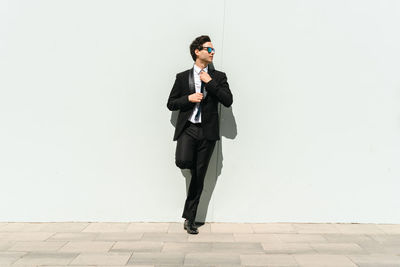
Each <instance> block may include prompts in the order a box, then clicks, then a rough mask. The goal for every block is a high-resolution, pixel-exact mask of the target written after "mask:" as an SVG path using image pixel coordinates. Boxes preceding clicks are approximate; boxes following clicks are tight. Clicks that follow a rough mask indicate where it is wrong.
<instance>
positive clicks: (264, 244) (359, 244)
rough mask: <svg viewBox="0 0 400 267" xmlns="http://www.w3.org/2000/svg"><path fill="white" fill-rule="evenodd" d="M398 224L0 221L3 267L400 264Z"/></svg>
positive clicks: (0, 261) (379, 266)
mask: <svg viewBox="0 0 400 267" xmlns="http://www.w3.org/2000/svg"><path fill="white" fill-rule="evenodd" d="M140 224H142V225H140ZM397 226H398V225H388V224H385V225H377V224H313V223H282V224H279V223H273V224H270V223H268V224H242V223H239V224H233V223H206V224H204V225H203V226H201V227H199V231H200V233H199V234H198V235H189V234H187V233H186V231H185V230H184V229H183V221H182V222H181V223H86V222H84V223H68V222H67V223H0V267H2V266H20V267H22V266H25V267H28V266H29V267H33V266H35V267H36V266H39V265H41V266H44V265H46V266H51V265H53V266H58V267H59V266H71V265H72V266H76V267H78V266H99V265H102V266H110V265H112V266H114V267H117V266H125V265H126V264H129V265H131V266H157V267H158V266H192V267H193V266H213V267H217V266H225V267H226V266H230V267H233V266H247V267H250V266H302V267H306V266H357V265H358V266H359V267H372V266H373V267H382V266H386V267H388V266H400V263H399V261H400V260H399V258H400V234H399V233H398V232H397V229H398V227H397ZM335 228H336V229H335ZM1 229H3V231H2V230H1ZM129 230H130V231H129ZM1 251H3V252H1ZM204 255H207V256H206V257H204ZM227 255H230V256H227ZM134 256H135V257H134ZM224 259H225V260H224Z"/></svg>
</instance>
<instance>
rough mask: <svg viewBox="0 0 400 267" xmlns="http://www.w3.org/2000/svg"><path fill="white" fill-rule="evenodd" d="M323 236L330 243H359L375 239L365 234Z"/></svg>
mask: <svg viewBox="0 0 400 267" xmlns="http://www.w3.org/2000/svg"><path fill="white" fill-rule="evenodd" d="M322 236H323V237H324V238H325V239H326V240H327V242H328V243H329V242H333V243H346V242H349V243H357V242H369V241H374V239H373V238H371V237H370V236H368V235H363V234H322Z"/></svg>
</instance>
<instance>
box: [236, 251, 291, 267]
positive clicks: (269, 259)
mask: <svg viewBox="0 0 400 267" xmlns="http://www.w3.org/2000/svg"><path fill="white" fill-rule="evenodd" d="M240 259H241V263H242V265H246V266H248V265H251V266H282V267H283V266H290V267H291V266H298V264H297V262H296V261H295V259H294V257H293V256H292V255H283V254H275V255H272V254H271V255H260V254H252V255H240Z"/></svg>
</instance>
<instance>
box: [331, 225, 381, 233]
mask: <svg viewBox="0 0 400 267" xmlns="http://www.w3.org/2000/svg"><path fill="white" fill-rule="evenodd" d="M336 227H337V228H338V229H339V230H340V233H342V234H385V232H384V231H383V230H382V229H380V228H379V227H378V226H377V225H376V224H359V223H355V224H340V223H338V224H336Z"/></svg>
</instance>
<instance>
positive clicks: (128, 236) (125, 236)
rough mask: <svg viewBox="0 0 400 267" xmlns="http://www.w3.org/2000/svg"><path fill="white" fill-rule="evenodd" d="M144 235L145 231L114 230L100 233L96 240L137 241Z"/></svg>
mask: <svg viewBox="0 0 400 267" xmlns="http://www.w3.org/2000/svg"><path fill="white" fill-rule="evenodd" d="M142 237H143V233H127V232H117V233H115V232H112V233H98V235H97V236H96V238H95V239H94V240H96V241H136V240H140V239H142Z"/></svg>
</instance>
